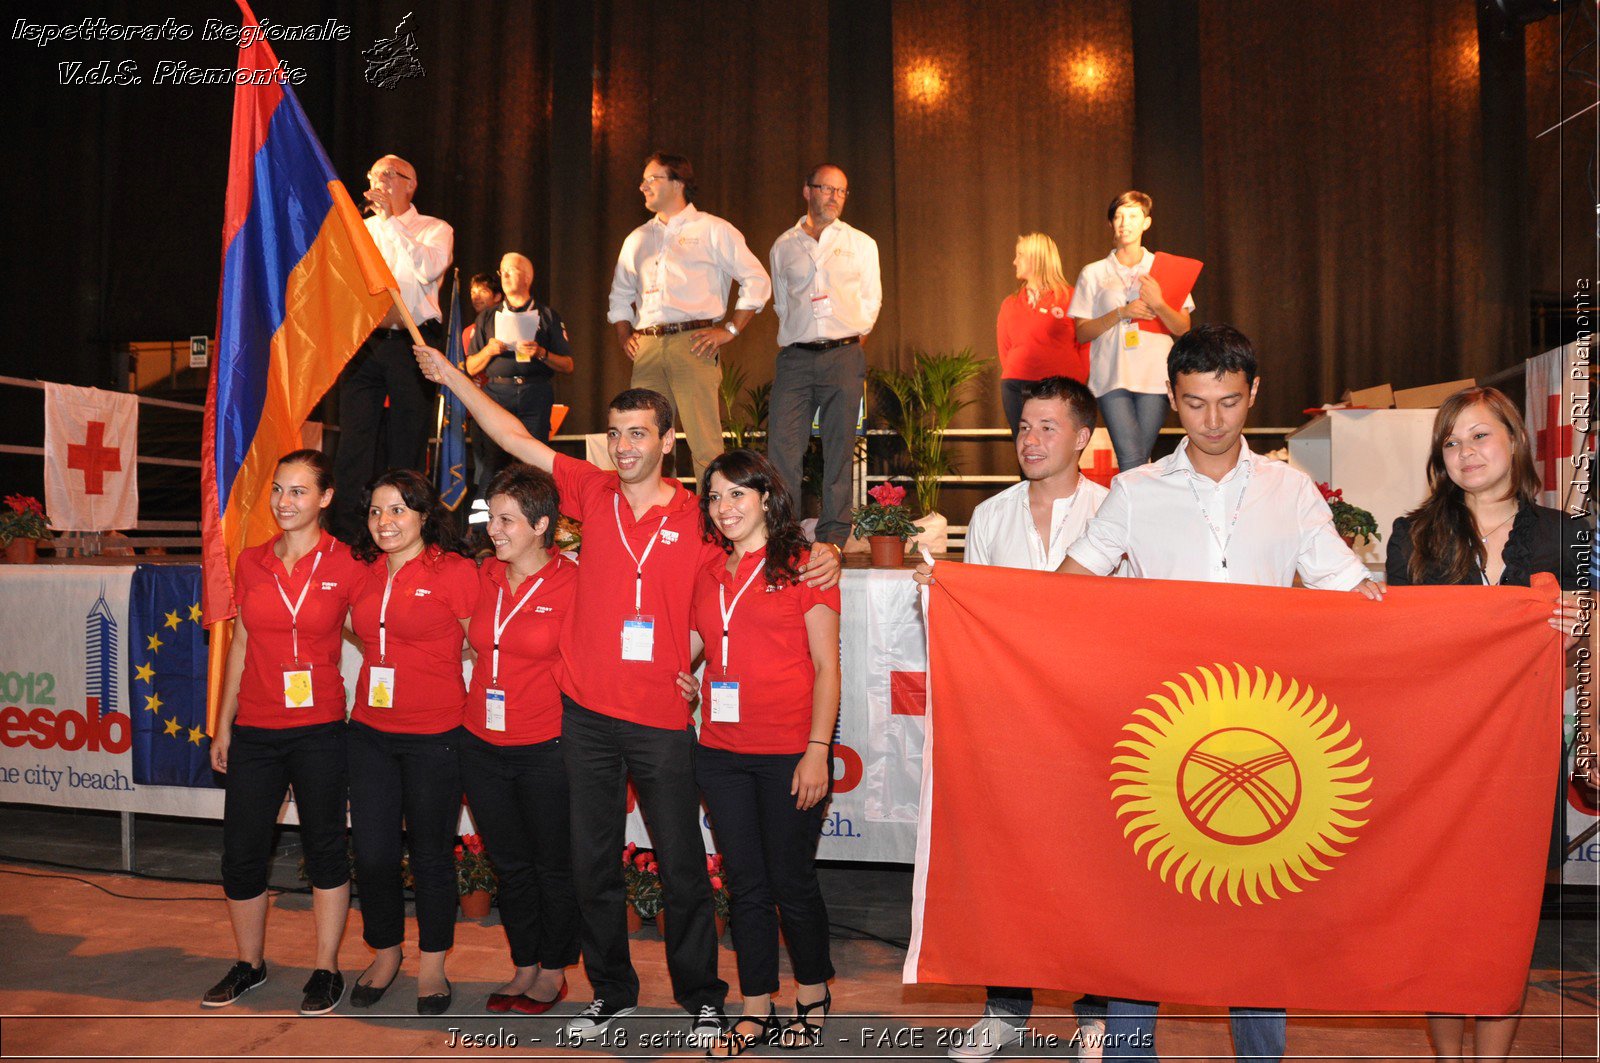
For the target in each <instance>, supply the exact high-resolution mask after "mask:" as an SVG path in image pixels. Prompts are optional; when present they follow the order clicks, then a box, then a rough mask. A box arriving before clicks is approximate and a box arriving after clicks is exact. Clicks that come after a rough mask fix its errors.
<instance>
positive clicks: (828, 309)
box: [811, 292, 833, 319]
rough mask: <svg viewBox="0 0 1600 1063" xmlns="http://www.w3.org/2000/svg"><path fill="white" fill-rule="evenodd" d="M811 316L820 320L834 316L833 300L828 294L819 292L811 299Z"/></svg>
mask: <svg viewBox="0 0 1600 1063" xmlns="http://www.w3.org/2000/svg"><path fill="white" fill-rule="evenodd" d="M811 316H812V317H814V318H818V319H820V318H825V317H832V316H833V299H832V298H831V297H829V295H828V293H827V292H817V293H816V294H815V295H813V296H812V297H811Z"/></svg>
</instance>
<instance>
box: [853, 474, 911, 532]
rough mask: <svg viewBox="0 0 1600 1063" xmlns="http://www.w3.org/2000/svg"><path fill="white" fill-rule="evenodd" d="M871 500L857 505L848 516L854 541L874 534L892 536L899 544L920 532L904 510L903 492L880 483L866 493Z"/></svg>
mask: <svg viewBox="0 0 1600 1063" xmlns="http://www.w3.org/2000/svg"><path fill="white" fill-rule="evenodd" d="M867 497H868V498H870V499H871V500H872V501H870V502H868V503H867V504H866V505H864V506H857V507H856V509H855V512H853V513H851V514H850V529H851V534H852V535H854V536H855V537H856V538H857V539H867V538H870V537H872V536H874V535H893V536H895V537H896V538H898V539H899V540H900V541H901V542H904V541H905V540H907V539H909V538H911V537H912V536H913V535H921V534H922V529H921V528H920V527H918V526H917V525H916V524H915V523H913V520H912V516H911V511H910V510H909V509H907V508H906V507H905V499H906V489H905V488H904V487H896V486H894V485H893V484H879V485H878V486H877V487H874V488H873V489H872V490H870V491H868V492H867Z"/></svg>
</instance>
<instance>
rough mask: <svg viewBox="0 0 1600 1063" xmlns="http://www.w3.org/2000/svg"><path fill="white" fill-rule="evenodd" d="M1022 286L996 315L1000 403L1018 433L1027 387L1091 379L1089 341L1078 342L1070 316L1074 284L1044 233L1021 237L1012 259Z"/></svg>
mask: <svg viewBox="0 0 1600 1063" xmlns="http://www.w3.org/2000/svg"><path fill="white" fill-rule="evenodd" d="M1011 265H1012V266H1013V267H1014V268H1015V269H1016V271H1017V280H1019V281H1021V282H1022V287H1020V288H1018V289H1017V290H1016V291H1015V292H1013V293H1011V294H1010V295H1008V296H1006V298H1005V301H1004V302H1003V303H1001V304H1000V313H999V314H998V315H997V316H996V318H995V323H994V333H995V345H996V347H997V348H998V349H999V351H1000V405H1001V407H1002V408H1003V409H1004V410H1005V415H1006V423H1007V424H1008V425H1010V426H1011V433H1012V434H1013V435H1015V434H1016V431H1017V422H1018V421H1019V420H1021V418H1022V389H1023V388H1025V387H1027V386H1028V385H1029V384H1032V383H1035V382H1037V381H1040V380H1043V379H1044V378H1045V377H1047V376H1070V377H1072V378H1073V379H1074V380H1080V381H1082V380H1087V379H1089V345H1088V344H1087V343H1084V344H1080V343H1078V327H1077V325H1075V324H1074V323H1073V321H1072V318H1070V317H1068V316H1067V304H1069V303H1071V302H1072V285H1070V284H1068V283H1067V278H1066V275H1065V274H1063V273H1062V272H1061V252H1059V251H1057V250H1056V242H1055V241H1054V240H1052V239H1050V237H1048V236H1046V235H1045V234H1044V233H1028V234H1026V235H1025V236H1019V237H1017V254H1016V257H1015V258H1013V259H1012V260H1011Z"/></svg>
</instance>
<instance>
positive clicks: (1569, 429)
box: [1523, 342, 1594, 509]
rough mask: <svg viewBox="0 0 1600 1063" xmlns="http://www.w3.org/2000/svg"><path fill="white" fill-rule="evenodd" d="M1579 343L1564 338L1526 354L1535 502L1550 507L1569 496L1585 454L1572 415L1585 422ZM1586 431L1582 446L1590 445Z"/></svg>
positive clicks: (1584, 369) (1559, 505) (1585, 396)
mask: <svg viewBox="0 0 1600 1063" xmlns="http://www.w3.org/2000/svg"><path fill="white" fill-rule="evenodd" d="M1578 355H1579V350H1578V345H1577V343H1576V342H1573V343H1569V344H1567V345H1566V346H1565V347H1555V348H1553V349H1551V350H1548V351H1545V352H1544V353H1543V354H1540V355H1535V356H1534V357H1532V358H1529V359H1528V361H1527V363H1526V365H1527V369H1526V374H1525V377H1524V379H1525V380H1526V382H1527V386H1528V389H1527V397H1526V398H1525V399H1524V406H1523V420H1525V421H1526V422H1527V424H1528V440H1529V442H1531V443H1532V444H1533V464H1534V466H1535V467H1536V468H1537V469H1538V470H1539V476H1540V479H1541V480H1542V481H1543V482H1542V483H1541V484H1540V491H1539V503H1540V505H1545V506H1549V507H1551V508H1552V509H1566V508H1567V504H1568V503H1569V502H1571V501H1573V499H1572V498H1570V497H1569V496H1570V495H1571V494H1572V474H1573V471H1574V469H1575V468H1577V467H1578V466H1580V465H1581V464H1582V463H1583V462H1584V461H1585V460H1587V458H1584V457H1577V458H1575V454H1581V451H1579V450H1578V448H1577V446H1576V445H1575V444H1576V443H1577V435H1576V433H1575V432H1574V431H1573V421H1574V420H1577V421H1578V422H1579V424H1580V426H1582V427H1584V428H1587V427H1588V422H1589V416H1590V411H1589V377H1588V373H1587V369H1588V367H1587V366H1586V365H1585V364H1584V363H1583V362H1582V361H1580V359H1579V357H1578ZM1593 440H1594V437H1593V436H1592V435H1590V436H1589V437H1588V440H1587V444H1586V449H1592V448H1593V446H1594V443H1593Z"/></svg>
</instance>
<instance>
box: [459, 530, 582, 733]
mask: <svg viewBox="0 0 1600 1063" xmlns="http://www.w3.org/2000/svg"><path fill="white" fill-rule="evenodd" d="M506 568H507V565H506V563H505V562H504V561H499V560H496V559H495V558H492V557H491V558H489V559H487V560H486V561H484V563H483V567H481V568H479V569H478V604H477V606H476V607H475V608H474V609H473V610H472V623H471V624H470V625H468V627H467V641H468V642H470V643H472V648H473V650H474V651H475V652H476V653H477V655H478V659H477V661H476V662H474V664H473V666H472V686H471V687H470V688H469V689H468V691H467V713H466V716H467V730H469V731H471V732H472V733H473V734H475V735H477V736H478V737H479V738H481V739H483V740H484V741H485V742H492V743H494V744H495V745H497V746H527V745H533V744H534V743H535V742H548V741H550V739H552V738H555V737H557V736H558V735H560V734H561V690H560V688H559V687H557V686H556V667H557V665H559V664H560V662H561V647H560V644H561V628H562V625H563V624H565V623H566V620H567V614H568V613H570V612H571V611H572V595H573V593H574V592H575V591H576V590H577V587H578V566H577V565H576V564H574V563H573V562H571V561H569V560H567V559H566V558H564V557H562V556H561V555H560V554H557V555H556V556H555V557H554V558H552V559H551V561H550V563H549V564H547V565H545V566H544V567H543V568H541V569H540V570H539V571H538V572H535V573H534V574H533V575H532V576H530V577H528V578H527V579H524V580H523V581H522V583H521V584H520V585H519V586H518V587H517V589H516V590H514V591H513V590H512V589H511V588H510V586H509V585H508V584H507V583H506ZM541 581H542V582H541ZM536 585H537V589H536ZM497 600H498V602H499V605H500V622H501V623H502V624H504V625H505V626H504V628H503V629H502V631H501V633H500V675H499V678H498V680H496V678H495V675H494V613H495V603H496V601H497ZM519 602H520V603H522V605H521V607H520V608H518V603H519ZM513 611H515V612H514V613H513ZM491 683H492V684H493V685H494V686H495V688H496V689H497V690H500V691H501V692H503V693H504V694H505V730H503V731H491V730H489V725H488V708H487V705H486V702H485V701H484V692H485V691H486V690H488V689H489V686H490V684H491Z"/></svg>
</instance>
